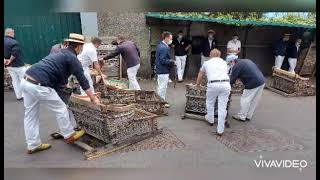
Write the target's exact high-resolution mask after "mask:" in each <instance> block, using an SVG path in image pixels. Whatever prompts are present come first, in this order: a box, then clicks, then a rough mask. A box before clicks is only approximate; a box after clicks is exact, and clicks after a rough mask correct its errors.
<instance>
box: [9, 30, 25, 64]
mask: <svg viewBox="0 0 320 180" xmlns="http://www.w3.org/2000/svg"><path fill="white" fill-rule="evenodd" d="M11 55H12V56H14V57H15V59H14V60H13V61H12V62H11V63H10V64H9V65H8V66H11V67H21V66H24V62H23V60H22V52H21V49H20V46H19V43H18V41H17V40H15V39H14V38H13V37H10V36H5V37H4V58H5V59H10V57H11Z"/></svg>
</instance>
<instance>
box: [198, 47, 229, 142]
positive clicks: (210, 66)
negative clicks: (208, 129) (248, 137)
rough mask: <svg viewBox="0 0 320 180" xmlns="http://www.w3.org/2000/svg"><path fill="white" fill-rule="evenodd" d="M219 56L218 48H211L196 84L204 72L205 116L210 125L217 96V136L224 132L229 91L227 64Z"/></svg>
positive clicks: (199, 82)
mask: <svg viewBox="0 0 320 180" xmlns="http://www.w3.org/2000/svg"><path fill="white" fill-rule="evenodd" d="M220 56H221V52H220V51H219V50H218V49H213V50H212V51H211V52H210V57H211V59H210V60H208V61H206V62H204V63H203V65H202V67H201V69H200V72H199V74H198V78H197V85H198V86H200V84H201V81H202V78H203V76H204V74H206V76H207V78H208V83H207V93H206V109H207V115H206V116H205V118H206V120H207V121H208V122H209V124H211V125H213V123H214V104H215V102H216V99H217V98H218V126H217V131H216V135H218V136H221V135H222V134H223V132H224V127H225V120H226V116H227V103H228V100H229V95H230V91H231V86H230V83H229V75H228V66H227V63H226V61H224V60H223V59H221V58H220Z"/></svg>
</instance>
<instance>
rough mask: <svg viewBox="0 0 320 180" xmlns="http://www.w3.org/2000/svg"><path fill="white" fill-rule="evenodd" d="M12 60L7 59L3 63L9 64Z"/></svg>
mask: <svg viewBox="0 0 320 180" xmlns="http://www.w3.org/2000/svg"><path fill="white" fill-rule="evenodd" d="M11 62H12V60H11V59H7V60H6V62H5V64H4V65H9V64H10V63H11Z"/></svg>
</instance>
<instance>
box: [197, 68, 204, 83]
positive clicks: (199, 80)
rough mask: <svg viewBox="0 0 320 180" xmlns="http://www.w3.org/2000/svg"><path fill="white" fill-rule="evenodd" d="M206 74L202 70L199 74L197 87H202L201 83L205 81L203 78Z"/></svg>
mask: <svg viewBox="0 0 320 180" xmlns="http://www.w3.org/2000/svg"><path fill="white" fill-rule="evenodd" d="M204 74H205V72H204V71H202V70H200V71H199V73H198V77H197V86H200V85H201V81H202V79H203V76H204Z"/></svg>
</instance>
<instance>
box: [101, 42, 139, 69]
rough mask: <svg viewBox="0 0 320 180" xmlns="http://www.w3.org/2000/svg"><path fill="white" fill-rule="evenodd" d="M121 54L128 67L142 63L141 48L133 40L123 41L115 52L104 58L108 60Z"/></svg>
mask: <svg viewBox="0 0 320 180" xmlns="http://www.w3.org/2000/svg"><path fill="white" fill-rule="evenodd" d="M119 54H121V56H122V58H123V60H124V62H125V63H126V65H127V68H130V67H133V66H135V65H138V64H139V63H140V50H139V48H138V47H137V45H136V44H135V43H134V42H132V41H124V42H121V43H120V44H119V45H118V46H117V48H116V49H115V51H114V52H113V53H111V54H109V55H107V56H106V57H104V58H103V59H104V60H107V59H110V58H114V57H116V56H117V55H119Z"/></svg>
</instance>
